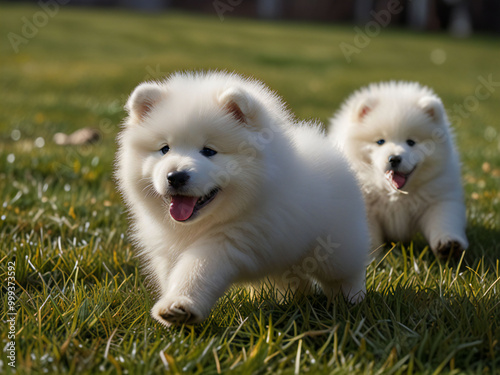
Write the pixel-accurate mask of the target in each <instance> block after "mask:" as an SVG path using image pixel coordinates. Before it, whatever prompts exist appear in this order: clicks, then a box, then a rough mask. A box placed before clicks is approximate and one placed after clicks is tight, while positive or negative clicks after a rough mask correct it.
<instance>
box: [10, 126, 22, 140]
mask: <svg viewBox="0 0 500 375" xmlns="http://www.w3.org/2000/svg"><path fill="white" fill-rule="evenodd" d="M10 137H11V138H12V140H13V141H19V140H20V139H21V131H20V130H19V129H14V130H12V132H11V133H10Z"/></svg>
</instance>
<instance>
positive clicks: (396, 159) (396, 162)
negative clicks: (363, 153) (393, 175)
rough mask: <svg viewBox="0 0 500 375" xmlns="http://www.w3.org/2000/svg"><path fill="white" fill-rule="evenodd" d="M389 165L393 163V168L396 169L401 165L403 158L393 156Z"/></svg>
mask: <svg viewBox="0 0 500 375" xmlns="http://www.w3.org/2000/svg"><path fill="white" fill-rule="evenodd" d="M389 163H391V167H392V168H396V167H398V166H399V164H401V156H398V155H391V156H389Z"/></svg>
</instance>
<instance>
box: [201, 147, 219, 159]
mask: <svg viewBox="0 0 500 375" xmlns="http://www.w3.org/2000/svg"><path fill="white" fill-rule="evenodd" d="M200 154H202V155H203V156H205V157H207V158H209V157H211V156H214V155H215V154H217V151H215V150H212V149H211V148H208V147H203V149H202V150H201V151H200Z"/></svg>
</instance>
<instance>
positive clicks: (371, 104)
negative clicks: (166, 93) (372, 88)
mask: <svg viewBox="0 0 500 375" xmlns="http://www.w3.org/2000/svg"><path fill="white" fill-rule="evenodd" d="M376 105H377V100H376V99H375V98H362V99H361V100H359V101H358V102H357V103H355V105H354V112H353V113H352V119H353V121H354V122H358V123H360V122H363V119H364V118H365V117H366V115H368V113H370V112H371V111H372V110H373V108H375V106H376Z"/></svg>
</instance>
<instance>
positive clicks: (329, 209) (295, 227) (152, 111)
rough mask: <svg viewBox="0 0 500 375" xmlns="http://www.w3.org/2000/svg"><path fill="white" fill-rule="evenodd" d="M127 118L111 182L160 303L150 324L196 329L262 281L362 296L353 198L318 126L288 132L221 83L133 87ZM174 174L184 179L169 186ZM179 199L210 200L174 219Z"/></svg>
mask: <svg viewBox="0 0 500 375" xmlns="http://www.w3.org/2000/svg"><path fill="white" fill-rule="evenodd" d="M126 109H127V111H128V112H129V117H128V118H127V120H126V122H125V125H124V128H123V130H122V131H121V133H120V135H119V138H118V139H119V150H118V153H117V171H116V176H117V180H118V185H119V188H120V190H121V192H122V194H123V197H124V199H125V201H126V203H127V205H128V208H129V210H130V213H131V217H132V221H133V223H134V224H133V235H134V238H135V240H136V242H137V245H138V246H139V247H140V248H141V249H142V255H144V257H145V259H146V263H147V268H148V270H149V271H150V273H151V275H152V276H153V278H154V279H155V280H156V282H157V284H158V287H159V291H160V294H161V297H160V299H159V300H158V302H157V303H156V304H155V305H154V307H153V309H152V316H153V317H154V318H155V319H157V320H158V321H159V322H161V323H162V324H164V325H169V324H172V323H197V322H200V321H202V320H203V319H205V318H206V317H207V316H208V314H209V312H210V310H211V308H212V306H213V305H214V303H215V302H216V301H217V299H218V298H219V297H220V296H221V295H222V294H223V293H224V291H225V290H226V289H227V288H228V287H229V286H230V285H231V284H232V283H235V282H245V281H252V280H257V279H260V278H263V277H271V278H272V279H273V280H274V281H276V283H277V284H278V285H280V286H285V287H291V288H293V289H296V290H300V289H306V288H307V285H308V284H310V282H311V281H315V282H317V283H318V284H319V285H320V286H321V287H322V289H323V291H324V292H325V293H326V295H327V296H328V297H333V296H334V295H335V294H336V293H337V292H339V291H342V292H343V294H344V295H345V296H346V298H348V299H349V300H351V301H352V302H357V301H359V300H361V299H362V298H363V297H364V294H365V268H366V263H367V257H368V252H369V246H370V243H369V229H368V224H367V221H366V213H365V208H364V203H363V198H362V193H361V191H360V189H359V187H358V186H357V181H356V178H355V175H354V173H353V172H352V171H351V170H350V169H349V168H348V166H347V163H346V162H345V161H344V159H343V157H342V156H341V153H340V152H339V151H337V150H336V149H335V148H332V147H331V144H330V142H329V141H328V140H327V138H326V137H325V136H324V134H322V132H321V130H320V129H319V128H318V126H316V125H314V124H306V123H300V124H298V123H295V122H294V120H293V119H292V116H291V115H290V113H289V112H288V111H287V110H286V109H285V108H284V105H283V103H282V101H281V100H280V99H279V98H278V97H277V96H276V95H275V94H273V93H272V92H271V91H270V90H269V89H267V88H266V87H265V86H264V85H263V84H261V83H259V82H256V81H253V80H248V79H244V78H241V77H239V76H237V75H234V74H225V73H206V74H205V73H184V74H180V73H179V74H173V75H172V76H170V77H169V78H168V79H167V80H166V81H164V82H160V83H143V84H141V85H139V86H138V87H137V88H136V89H135V91H134V92H133V93H132V95H131V96H130V99H129V100H128V102H127V104H126ZM167 145H168V148H167V147H166V146H167ZM207 149H209V150H211V151H210V154H207V152H208V151H207ZM161 150H163V151H161ZM212 151H213V152H216V153H215V154H212ZM179 171H182V172H185V173H186V174H188V175H189V178H188V179H187V181H186V178H184V179H183V181H181V183H179V181H177V182H176V185H177V186H172V183H171V182H170V181H169V176H171V175H170V173H173V172H174V173H175V172H179ZM184 177H185V175H184ZM179 184H180V185H182V186H178V185H179ZM214 192H216V194H215V197H213V194H214ZM207 194H208V195H207ZM179 196H182V197H183V198H182V197H181V198H179ZM189 196H191V197H193V196H194V197H203V196H205V198H206V199H208V198H210V199H211V200H210V201H209V202H208V203H206V204H205V205H204V206H203V207H202V208H200V209H195V211H194V212H193V214H192V216H191V217H189V218H188V219H187V220H184V218H185V217H186V216H188V215H189V212H190V210H188V214H182V215H181V216H182V220H181V221H179V220H176V219H174V217H173V216H172V215H174V216H175V217H176V218H177V219H179V215H180V214H179V212H180V211H181V210H179V209H175V208H172V207H171V206H172V205H174V206H175V205H178V203H179V201H180V200H181V201H183V200H186V199H187V200H189V198H186V197H189ZM174 197H175V198H174ZM174 199H175V200H176V201H175V202H174ZM198 202H199V201H198ZM197 205H198V203H197ZM169 207H170V208H169Z"/></svg>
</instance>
